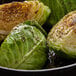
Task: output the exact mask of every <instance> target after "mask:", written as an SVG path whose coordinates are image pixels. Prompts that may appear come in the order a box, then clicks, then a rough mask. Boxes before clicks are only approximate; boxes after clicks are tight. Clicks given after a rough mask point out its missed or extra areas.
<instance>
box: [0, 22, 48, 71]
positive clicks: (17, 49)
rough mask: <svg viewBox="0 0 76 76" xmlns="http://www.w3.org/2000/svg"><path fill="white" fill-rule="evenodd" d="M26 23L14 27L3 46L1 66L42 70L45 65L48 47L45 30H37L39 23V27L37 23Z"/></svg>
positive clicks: (0, 51)
mask: <svg viewBox="0 0 76 76" xmlns="http://www.w3.org/2000/svg"><path fill="white" fill-rule="evenodd" d="M25 23H26V24H25ZM25 23H22V24H19V25H18V26H16V27H14V28H13V30H12V31H11V32H10V34H9V35H8V36H7V38H6V39H5V40H4V42H3V43H2V44H1V47H0V66H3V67H8V68H14V69H24V70H34V69H41V68H42V67H43V66H44V65H45V62H46V60H47V46H46V38H45V35H44V34H43V33H42V31H43V30H40V29H38V28H37V27H38V25H39V24H38V23H37V27H36V26H35V25H36V22H30V21H27V22H25ZM29 24H31V25H32V26H31V25H29ZM43 32H44V31H43Z"/></svg>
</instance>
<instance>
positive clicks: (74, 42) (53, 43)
mask: <svg viewBox="0 0 76 76" xmlns="http://www.w3.org/2000/svg"><path fill="white" fill-rule="evenodd" d="M47 43H48V46H49V48H50V50H54V51H55V52H56V53H57V54H58V55H60V56H61V57H65V58H76V11H73V12H70V13H69V14H67V15H66V16H64V17H63V18H62V19H61V20H60V21H59V22H58V23H57V24H56V25H55V26H54V27H53V28H52V29H51V31H50V32H49V34H48V38H47Z"/></svg>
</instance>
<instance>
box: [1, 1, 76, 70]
mask: <svg viewBox="0 0 76 76" xmlns="http://www.w3.org/2000/svg"><path fill="white" fill-rule="evenodd" d="M12 1H21V2H22V1H25V0H2V1H0V4H3V3H9V2H12ZM45 25H46V24H45ZM48 25H49V24H48ZM43 28H44V29H45V30H46V31H47V33H48V32H49V30H50V28H51V26H49V27H47V26H45V27H43ZM75 62H76V60H67V59H64V58H61V57H59V56H57V55H56V54H55V52H54V51H53V50H52V51H51V52H50V51H49V49H48V60H47V62H46V65H45V66H44V67H43V69H49V68H55V67H61V66H66V65H69V64H73V63H75Z"/></svg>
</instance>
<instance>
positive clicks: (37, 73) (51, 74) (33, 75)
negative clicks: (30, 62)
mask: <svg viewBox="0 0 76 76" xmlns="http://www.w3.org/2000/svg"><path fill="white" fill-rule="evenodd" d="M0 74H1V75H21V76H22V75H25V76H43V75H45V76H58V75H59V76H68V75H69V76H75V75H76V63H75V64H71V65H67V66H63V67H58V68H52V69H42V70H19V69H18V70H16V69H11V68H5V67H0Z"/></svg>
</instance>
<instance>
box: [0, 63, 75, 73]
mask: <svg viewBox="0 0 76 76" xmlns="http://www.w3.org/2000/svg"><path fill="white" fill-rule="evenodd" d="M75 66H76V63H74V64H70V65H66V66H62V67H56V68H50V69H40V70H22V69H12V68H7V67H2V66H0V69H3V70H8V71H16V72H47V71H56V70H63V69H68V68H72V67H75Z"/></svg>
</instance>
